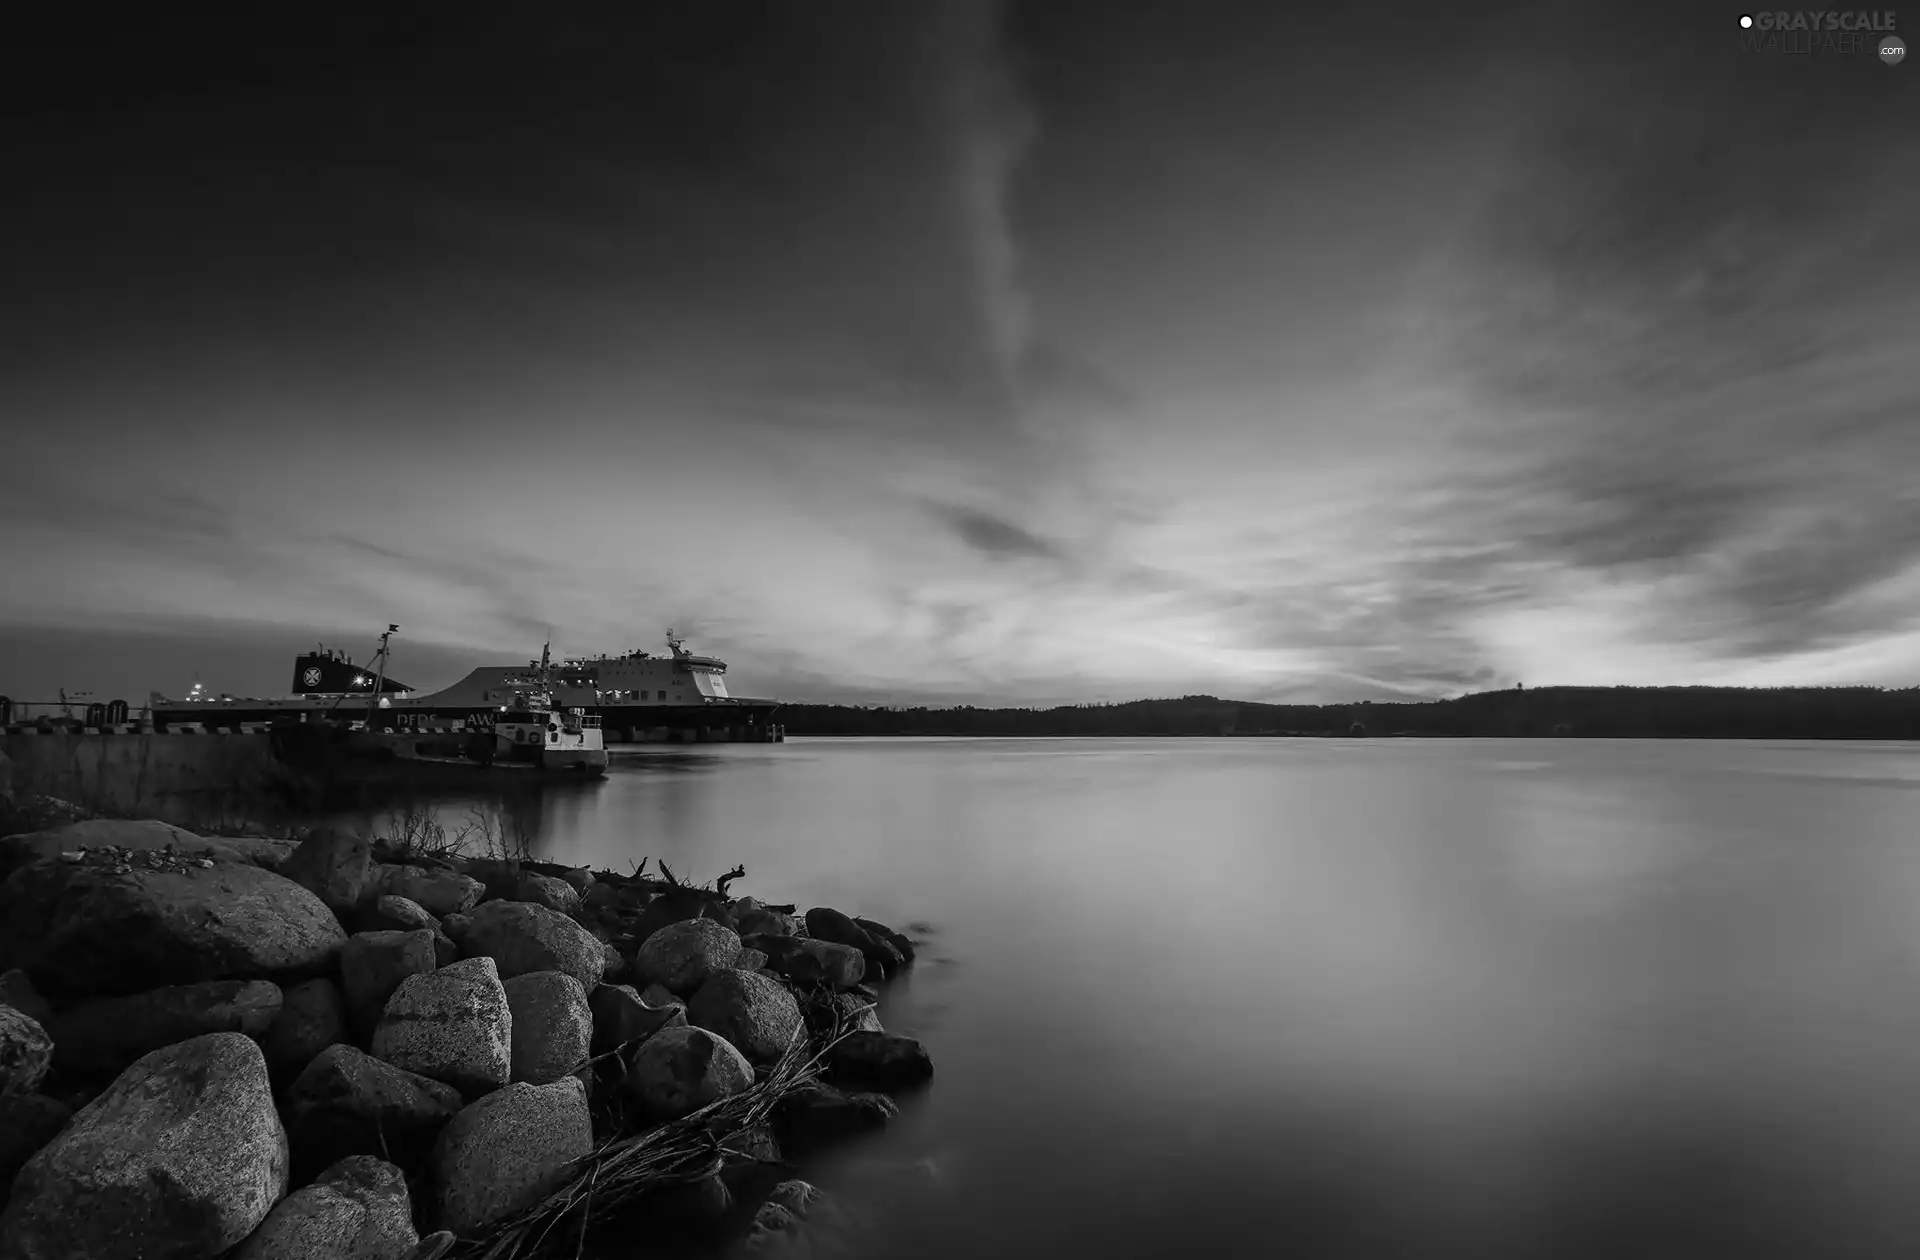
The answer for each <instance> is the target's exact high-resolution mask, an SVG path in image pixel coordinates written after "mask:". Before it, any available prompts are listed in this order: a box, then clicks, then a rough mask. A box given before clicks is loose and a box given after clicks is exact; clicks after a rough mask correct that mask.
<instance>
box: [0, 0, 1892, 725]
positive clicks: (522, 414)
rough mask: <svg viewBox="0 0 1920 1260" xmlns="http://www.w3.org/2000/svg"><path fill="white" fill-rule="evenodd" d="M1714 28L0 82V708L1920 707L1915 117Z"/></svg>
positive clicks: (565, 57)
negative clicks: (449, 690) (459, 690)
mask: <svg viewBox="0 0 1920 1260" xmlns="http://www.w3.org/2000/svg"><path fill="white" fill-rule="evenodd" d="M1441 10H1445V11H1444V12H1442V11H1441ZM1738 13H1739V10H1738V9H1736V8H1732V7H1723V6H1719V5H1714V4H1696V3H1680V4H1662V5H1654V4H1631V3H1630V4H1625V5H1599V4H1591V3H1589V4H1580V5H1573V4H1564V3H1560V2H1559V0H1547V2H1546V3H1535V4H1524V5H1512V6H1505V7H1500V6H1471V5H1469V6H1413V5H1399V4H1389V5H1367V6H1343V5H1332V6H1324V7H1320V8H1309V7H1306V6H1290V5H1276V4H1272V3H1265V2H1263V3H1224V2H1214V0H1182V3H1179V4H1172V3H1165V4H1137V3H1129V2H1125V0H1044V2H1034V3H1017V2H1015V3H989V2H987V0H924V2H920V3H914V4H901V3H898V0H807V2H804V3H803V2H799V0H792V2H788V3H765V2H756V3H741V2H737V0H702V3H700V4H698V5H689V4H635V5H632V6H625V7H623V8H622V16H620V17H617V18H603V19H595V20H590V21H584V22H572V21H568V20H562V19H558V18H554V19H549V18H537V19H533V18H526V17H524V16H523V17H521V18H518V19H513V20H509V19H507V18H505V17H502V18H499V19H493V18H487V17H484V16H480V17H475V16H468V17H462V18H460V19H458V20H457V21H454V22H452V23H451V24H450V23H448V22H446V21H437V22H436V21H428V20H424V19H411V18H376V19H358V18H331V17H326V18H322V17H310V16H306V15H301V16H300V17H299V18H298V21H297V22H296V20H295V19H294V18H292V17H285V18H274V19H267V21H268V24H266V25H259V26H235V25H232V24H228V23H215V22H214V21H213V20H211V19H200V18H196V17H193V16H190V15H189V16H181V15H179V14H176V13H174V12H171V11H170V12H169V13H167V14H166V15H165V17H164V19H159V18H154V19H145V20H144V21H145V22H146V24H145V25H138V24H136V25H133V26H126V25H121V26H114V27H110V28H105V29H102V28H101V27H100V26H99V25H98V24H95V26H93V27H89V28H79V27H76V28H74V29H70V30H64V31H63V30H57V29H53V28H46V29H40V28H34V29H31V30H22V31H20V32H18V33H17V34H16V37H14V38H11V39H10V42H9V46H8V47H7V49H6V50H5V52H4V53H3V54H0V59H3V60H4V64H3V65H0V69H3V70H4V72H5V73H4V75H0V78H4V81H5V82H4V86H0V100H4V112H3V113H0V151H4V152H5V153H7V154H8V162H9V166H10V168H11V169H10V175H11V178H10V181H9V182H10V184H11V185H12V191H11V192H10V193H9V194H8V196H7V197H6V198H5V199H3V200H0V224H3V225H4V229H5V230H4V233H3V234H0V292H3V293H4V294H5V295H6V297H5V299H4V301H3V302H0V425H3V426H4V427H3V428H0V470H3V471H4V481H5V493H4V495H3V496H0V692H5V693H7V694H11V695H12V696H14V698H16V699H40V698H44V696H46V695H50V694H51V693H52V691H53V690H54V689H55V688H57V687H66V688H68V689H70V690H75V689H87V690H92V691H94V692H95V693H96V694H98V695H100V696H103V697H104V696H108V695H122V696H126V697H127V698H129V699H132V700H134V702H135V703H136V704H137V703H140V702H141V701H143V700H144V698H145V696H146V694H147V692H148V691H150V690H160V691H163V692H165V693H167V694H171V695H178V694H181V693H182V692H183V691H184V690H185V688H186V687H187V686H188V685H189V684H190V683H191V682H192V681H195V680H199V681H203V682H204V683H206V684H207V685H208V686H209V687H210V688H212V689H213V690H215V691H232V692H236V693H239V694H255V695H259V694H279V693H282V692H284V691H285V690H286V689H287V687H288V686H289V684H290V682H291V677H290V675H291V658H292V656H293V654H294V653H295V652H296V651H299V650H302V649H304V648H306V647H308V646H310V645H311V644H313V643H315V642H317V641H325V642H326V643H328V644H329V645H330V646H339V647H343V648H345V649H347V650H349V651H352V652H354V653H355V654H356V656H358V657H362V658H364V656H365V655H367V654H369V653H370V651H371V647H372V644H373V641H374V639H375V637H376V636H377V633H378V632H379V630H381V629H382V628H383V627H384V626H385V625H386V624H387V623H389V622H392V623H397V624H399V625H400V627H401V633H400V636H399V637H398V639H397V640H396V643H395V661H394V672H395V673H396V674H397V675H398V676H400V677H401V678H402V679H404V680H405V681H407V682H408V683H409V684H410V685H413V686H416V687H430V688H437V687H438V686H441V685H445V684H448V683H451V682H453V681H454V680H455V679H456V678H457V677H458V676H459V675H460V674H461V673H463V672H464V671H465V670H466V669H467V668H470V667H472V666H474V665H479V664H487V663H495V664H499V663H507V662H512V661H517V660H524V659H526V658H527V657H529V656H531V655H536V654H537V653H538V652H539V650H540V646H541V644H542V643H543V642H544V641H546V640H548V639H549V638H550V639H551V640H552V642H553V646H554V650H555V651H556V652H557V653H565V654H592V653H598V652H617V651H625V650H628V649H631V648H636V647H639V648H647V649H651V650H659V649H660V648H661V647H662V646H663V645H662V639H663V637H664V635H665V634H666V632H667V630H668V629H669V628H673V629H675V630H677V631H679V632H680V633H681V634H682V635H684V636H685V637H686V638H687V639H688V640H689V642H690V645H691V646H692V647H693V648H694V649H695V650H697V651H700V652H703V653H707V654H712V655H717V656H720V657H722V658H723V659H725V660H727V661H728V662H729V664H730V666H731V669H730V673H729V680H730V683H731V686H732V689H733V691H734V693H735V694H736V695H750V696H772V697H778V698H781V699H786V700H792V701H801V700H811V701H833V700H837V701H845V702H853V703H978V704H1000V703H1015V704H1052V703H1063V702H1078V701H1100V700H1125V699H1131V698H1136V697H1143V696H1156V695H1180V694H1188V693H1194V692H1206V693H1210V694H1215V695H1222V696H1231V697H1236V698H1242V699H1265V700H1291V701H1304V702H1333V701H1341V700H1351V699H1362V698H1383V697H1388V696H1392V695H1396V694H1399V695H1412V696H1439V695H1453V694H1459V693H1461V692H1463V691H1471V690H1480V689H1486V688H1490V687H1503V686H1510V685H1512V684H1513V683H1515V682H1524V683H1525V684H1526V685H1527V686H1530V687H1534V686H1546V685H1552V684H1621V683H1624V684H1661V683H1722V684H1753V685H1786V684H1822V683H1836V682H1848V683H1860V682H1864V683H1876V684H1881V685H1887V686H1907V685H1913V684H1916V683H1920V479H1917V478H1916V477H1915V475H1914V474H1915V471H1916V469H1920V372H1917V371H1916V364H1920V299H1917V298H1916V294H1920V272H1917V271H1916V268H1915V261H1916V254H1917V252H1920V251H1916V246H1915V226H1914V225H1916V224H1920V162H1916V156H1917V155H1920V128H1916V125H1915V124H1916V122H1920V96H1916V90H1917V89H1916V88H1915V86H1914V84H1913V78H1914V75H1916V74H1920V64H1916V63H1913V62H1912V61H1908V62H1907V63H1904V64H1900V65H1893V66H1889V65H1885V64H1883V63H1882V62H1881V61H1880V59H1879V58H1878V57H1876V56H1874V55H1873V54H1872V53H1871V52H1870V51H1869V52H1864V53H1862V54H1860V55H1852V56H1849V55H1845V54H1842V53H1835V52H1823V53H1820V54H1815V55H1790V54H1783V53H1781V52H1778V51H1773V52H1765V51H1751V50H1745V49H1743V48H1742V47H1741V46H1740V43H1739V40H1740V37H1741V35H1742V32H1741V31H1740V29H1739V27H1738V25H1737V17H1738ZM530 22H531V23H532V24H531V25H530V24H529V23H530ZM274 23H278V24H274ZM1909 41H1911V37H1910V36H1909Z"/></svg>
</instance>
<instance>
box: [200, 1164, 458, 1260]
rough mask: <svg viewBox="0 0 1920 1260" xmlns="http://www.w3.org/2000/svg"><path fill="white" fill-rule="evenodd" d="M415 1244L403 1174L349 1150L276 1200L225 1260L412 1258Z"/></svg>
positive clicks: (411, 1208) (381, 1259)
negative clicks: (314, 1178)
mask: <svg viewBox="0 0 1920 1260" xmlns="http://www.w3.org/2000/svg"><path fill="white" fill-rule="evenodd" d="M419 1245H420V1235H419V1234H417V1233H416V1232H414V1228H413V1206H412V1201H411V1200H410V1199H409V1198H408V1197H407V1179H406V1176H405V1175H404V1174H403V1173H402V1172H401V1171H400V1169H398V1168H396V1167H395V1166H394V1165H392V1164H389V1163H387V1162H386V1161H385V1160H383V1159H377V1158H375V1157H374V1156H371V1155H349V1156H348V1157H347V1158H345V1159H343V1160H341V1161H340V1162H339V1163H337V1164H334V1165H333V1166H332V1167H330V1168H328V1169H327V1170H326V1171H325V1172H323V1173H321V1174H320V1177H319V1179H318V1180H317V1181H315V1182H314V1183H313V1184H312V1185H310V1186H307V1187H306V1188H304V1189H301V1190H296V1191H294V1192H293V1193H292V1194H290V1195H288V1196H287V1197H286V1198H284V1199H282V1200H280V1204H279V1206H278V1207H276V1208H274V1209H273V1211H272V1212H270V1213H268V1214H267V1219H266V1220H264V1221H262V1222H261V1223H260V1228H259V1229H256V1230H254V1231H253V1234H252V1235H251V1236H250V1237H249V1238H248V1239H247V1241H245V1242H244V1243H241V1244H240V1247H239V1250H237V1251H235V1252H234V1253H233V1255H232V1256H230V1257H228V1260H412V1257H413V1253H414V1250H415V1248H417V1247H418V1246H419Z"/></svg>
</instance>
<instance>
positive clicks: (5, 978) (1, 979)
mask: <svg viewBox="0 0 1920 1260" xmlns="http://www.w3.org/2000/svg"><path fill="white" fill-rule="evenodd" d="M0 1006H11V1007H12V1008H13V1009H14V1010H16V1011H24V1012H25V1013H27V1014H28V1015H31V1016H33V1018H35V1019H37V1020H39V1021H40V1023H41V1024H43V1025H44V1024H46V1023H48V1022H49V1021H50V1020H51V1019H52V1018H53V1003H51V1002H49V1001H47V999H45V998H43V997H41V996H40V990H38V989H36V988H34V987H33V977H32V976H30V975H28V974H27V973H26V972H24V971H22V970H20V969H19V968H18V967H15V968H14V969H13V970H12V971H7V972H0Z"/></svg>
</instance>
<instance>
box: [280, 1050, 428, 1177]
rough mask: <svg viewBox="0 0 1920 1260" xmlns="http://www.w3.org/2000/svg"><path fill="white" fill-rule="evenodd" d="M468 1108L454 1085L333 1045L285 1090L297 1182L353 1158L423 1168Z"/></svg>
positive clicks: (360, 1052) (408, 1167)
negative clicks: (372, 1158)
mask: <svg viewBox="0 0 1920 1260" xmlns="http://www.w3.org/2000/svg"><path fill="white" fill-rule="evenodd" d="M463 1105H464V1103H463V1101H462V1099H461V1097H460V1091H459V1090H457V1089H455V1088H454V1087H453V1086H451V1085H446V1084H443V1083H441V1082H439V1081H436V1080H432V1079H430V1078H428V1077H425V1076H421V1075H419V1074H418V1073H414V1072H408V1071H406V1070H404V1069H402V1068H397V1067H395V1066H393V1065H392V1064H391V1063H383V1062H381V1061H380V1060H379V1059H376V1058H374V1057H373V1056H372V1055H369V1054H366V1053H363V1052H362V1051H360V1050H358V1049H356V1048H355V1047H353V1046H349V1045H334V1046H329V1047H327V1049H325V1050H324V1051H322V1052H321V1053H320V1054H319V1056H318V1057H316V1058H315V1059H314V1060H313V1062H311V1063H309V1064H308V1065H307V1068H306V1070H305V1071H304V1072H302V1073H300V1076H299V1078H298V1079H297V1080H295V1081H294V1083H293V1085H292V1087H291V1088H289V1089H288V1091H287V1121H288V1124H289V1126H290V1127H291V1130H292V1132H291V1134H290V1141H291V1144H292V1148H293V1159H294V1169H293V1175H294V1180H295V1181H296V1182H301V1181H305V1180H307V1179H308V1178H310V1177H312V1176H313V1175H314V1174H316V1173H318V1172H319V1171H321V1170H322V1169H324V1168H326V1167H328V1166H329V1165H331V1164H333V1163H334V1162H336V1161H337V1160H340V1159H342V1158H344V1157H346V1156H349V1155H380V1156H383V1157H384V1158H386V1159H389V1160H391V1161H393V1162H394V1163H396V1164H399V1165H400V1166H401V1167H402V1168H406V1169H409V1170H412V1169H415V1168H418V1167H421V1166H422V1165H423V1164H424V1162H425V1160H426V1157H427V1155H428V1154H429V1152H431V1151H432V1149H433V1144H434V1141H435V1140H436V1139H437V1138H439V1136H440V1130H441V1129H443V1128H445V1127H446V1125H447V1121H449V1120H451V1119H453V1117H454V1116H455V1115H457V1114H458V1113H459V1111H460V1108H461V1107H462V1106H463Z"/></svg>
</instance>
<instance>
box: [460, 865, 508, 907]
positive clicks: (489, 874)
mask: <svg viewBox="0 0 1920 1260" xmlns="http://www.w3.org/2000/svg"><path fill="white" fill-rule="evenodd" d="M466 871H467V874H468V875H471V876H472V877H473V878H474V879H477V880H479V881H480V888H481V892H480V899H481V900H482V901H511V900H513V894H514V890H515V889H517V888H518V887H519V886H520V863H518V862H516V861H513V860H512V859H510V858H472V859H470V860H469V861H468V862H467V864H466Z"/></svg>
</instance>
